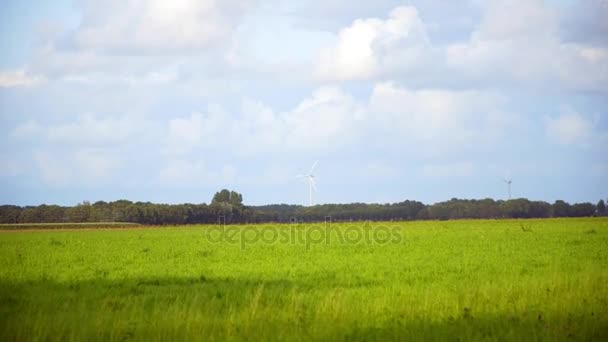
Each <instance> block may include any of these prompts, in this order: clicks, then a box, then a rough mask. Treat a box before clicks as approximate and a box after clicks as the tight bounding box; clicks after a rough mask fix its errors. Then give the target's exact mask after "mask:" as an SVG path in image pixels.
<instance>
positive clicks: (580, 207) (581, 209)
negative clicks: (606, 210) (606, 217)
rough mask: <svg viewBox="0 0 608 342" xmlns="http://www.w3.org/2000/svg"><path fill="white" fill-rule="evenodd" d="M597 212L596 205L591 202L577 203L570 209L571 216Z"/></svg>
mask: <svg viewBox="0 0 608 342" xmlns="http://www.w3.org/2000/svg"><path fill="white" fill-rule="evenodd" d="M593 214H595V206H594V205H593V204H591V203H576V204H574V205H572V208H571V209H570V216H572V217H585V216H593Z"/></svg>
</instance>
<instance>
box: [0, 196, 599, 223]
mask: <svg viewBox="0 0 608 342" xmlns="http://www.w3.org/2000/svg"><path fill="white" fill-rule="evenodd" d="M604 215H608V211H607V209H606V202H604V200H600V201H599V202H598V203H597V204H596V205H594V204H592V203H588V202H587V203H575V204H570V203H567V202H565V201H561V200H558V201H555V202H554V203H552V204H551V203H547V202H543V201H531V200H528V199H525V198H518V199H512V200H508V201H503V200H493V199H489V198H487V199H481V200H466V199H457V198H453V199H451V200H449V201H444V202H439V203H435V204H430V205H427V204H424V203H422V202H418V201H409V200H408V201H403V202H398V203H391V204H367V203H351V204H322V205H315V206H311V207H305V206H301V205H289V204H274V205H263V206H245V205H244V204H243V196H242V195H241V194H239V193H238V192H235V191H229V190H226V189H224V190H221V191H219V192H217V193H215V195H214V196H213V199H212V200H211V203H209V204H206V203H202V204H191V203H185V204H155V203H150V202H131V201H127V200H118V201H113V202H104V201H98V202H95V203H90V202H88V201H83V202H82V203H79V204H78V205H75V206H72V207H65V206H58V205H45V204H43V205H39V206H25V207H21V206H15V205H3V206H0V223H13V224H14V223H65V222H74V223H76V222H133V223H140V224H148V225H166V224H172V225H176V224H195V223H206V224H211V223H218V222H226V223H266V222H290V220H292V219H294V218H295V219H296V220H298V221H303V222H318V221H323V220H325V219H326V217H331V219H332V220H333V221H367V220H370V221H402V220H403V221H405V220H453V219H467V218H470V219H499V218H549V217H589V216H604Z"/></svg>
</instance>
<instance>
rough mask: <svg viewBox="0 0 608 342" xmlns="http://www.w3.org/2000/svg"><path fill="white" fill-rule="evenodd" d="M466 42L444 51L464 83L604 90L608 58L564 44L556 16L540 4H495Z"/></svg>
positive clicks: (602, 52)
mask: <svg viewBox="0 0 608 342" xmlns="http://www.w3.org/2000/svg"><path fill="white" fill-rule="evenodd" d="M484 6H485V7H484V16H483V19H482V21H481V23H480V24H479V26H478V27H477V29H476V30H475V31H474V32H473V33H472V34H471V36H470V39H469V41H468V42H465V43H454V44H451V45H449V46H448V47H447V49H446V56H447V63H448V66H449V67H450V68H451V69H452V70H454V71H455V72H458V73H460V74H461V76H460V77H462V78H463V80H464V81H467V80H468V81H469V82H470V81H474V82H485V83H493V84H505V83H506V84H511V83H515V84H518V85H525V86H528V87H533V88H539V87H548V86H549V87H556V86H557V87H561V88H565V89H577V90H578V89H583V90H590V89H598V88H602V89H604V90H605V89H608V53H607V51H605V49H603V48H598V47H593V46H587V45H583V44H573V43H565V42H563V41H561V39H560V35H559V21H558V16H557V13H556V12H555V11H554V10H552V9H551V8H550V7H549V6H547V5H546V4H545V3H543V2H542V1H540V0H532V1H530V0H515V1H494V2H489V3H486V4H484Z"/></svg>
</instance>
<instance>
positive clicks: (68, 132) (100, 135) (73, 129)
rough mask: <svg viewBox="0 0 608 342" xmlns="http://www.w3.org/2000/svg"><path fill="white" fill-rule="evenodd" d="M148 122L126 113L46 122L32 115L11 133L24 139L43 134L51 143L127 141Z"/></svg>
mask: <svg viewBox="0 0 608 342" xmlns="http://www.w3.org/2000/svg"><path fill="white" fill-rule="evenodd" d="M143 126H145V122H143V121H142V120H141V119H137V118H132V117H128V116H124V117H120V118H118V117H105V118H104V117H98V116H95V115H92V114H84V115H80V116H78V117H76V118H74V119H73V120H70V121H67V122H62V123H53V124H43V123H41V122H40V121H39V120H37V119H29V120H27V121H25V122H23V123H21V124H19V125H18V126H17V127H15V128H14V129H13V132H12V136H14V137H16V138H22V139H30V140H32V139H38V138H42V139H44V140H46V141H47V142H49V143H61V144H69V145H80V146H83V145H85V146H87V145H88V146H91V145H107V144H117V143H120V142H124V141H125V140H126V139H127V138H129V137H131V136H132V135H133V134H134V132H135V131H137V130H140V129H141V128H142V127H143Z"/></svg>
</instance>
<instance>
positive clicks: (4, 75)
mask: <svg viewBox="0 0 608 342" xmlns="http://www.w3.org/2000/svg"><path fill="white" fill-rule="evenodd" d="M42 81H44V79H43V78H42V77H40V76H33V75H30V74H29V73H27V72H26V71H25V70H23V69H19V70H8V71H0V88H13V87H31V86H35V85H38V84H40V83H41V82H42Z"/></svg>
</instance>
